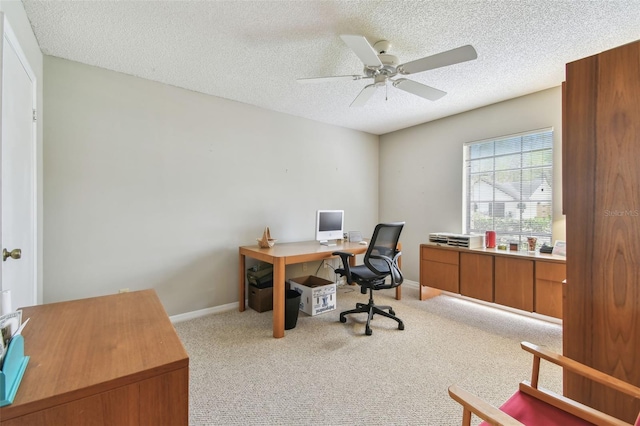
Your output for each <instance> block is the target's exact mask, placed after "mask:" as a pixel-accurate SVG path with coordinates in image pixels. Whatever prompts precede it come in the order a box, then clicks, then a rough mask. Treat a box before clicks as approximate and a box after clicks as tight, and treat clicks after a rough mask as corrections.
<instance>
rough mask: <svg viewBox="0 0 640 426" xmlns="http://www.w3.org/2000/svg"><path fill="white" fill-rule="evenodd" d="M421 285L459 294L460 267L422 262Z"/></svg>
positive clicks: (427, 261) (428, 261)
mask: <svg viewBox="0 0 640 426" xmlns="http://www.w3.org/2000/svg"><path fill="white" fill-rule="evenodd" d="M420 285H424V286H427V287H433V288H437V289H440V290H444V291H450V292H452V293H459V292H460V286H459V280H458V265H452V264H450V263H442V262H432V261H430V260H423V261H421V262H420Z"/></svg>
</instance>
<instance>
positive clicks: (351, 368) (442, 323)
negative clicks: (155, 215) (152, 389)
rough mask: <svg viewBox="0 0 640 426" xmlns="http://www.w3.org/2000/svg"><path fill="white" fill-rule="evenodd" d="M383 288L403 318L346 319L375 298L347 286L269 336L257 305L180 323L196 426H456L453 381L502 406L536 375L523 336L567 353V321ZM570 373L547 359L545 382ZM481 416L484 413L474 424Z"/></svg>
mask: <svg viewBox="0 0 640 426" xmlns="http://www.w3.org/2000/svg"><path fill="white" fill-rule="evenodd" d="M392 295H393V292H392V291H388V292H377V293H376V295H375V299H376V303H378V304H389V305H392V306H393V307H394V310H395V312H396V315H397V316H398V317H400V318H401V319H402V320H403V321H404V323H405V327H406V328H405V330H403V331H400V330H398V329H397V324H396V322H395V321H393V320H390V319H386V318H383V317H376V319H375V320H374V321H373V322H372V329H373V335H372V336H365V335H364V321H365V319H366V316H365V315H363V314H360V315H351V316H349V317H348V320H347V323H346V324H342V323H340V322H339V321H338V315H339V312H340V311H343V310H347V309H351V308H353V307H354V306H355V304H356V302H366V299H367V296H366V295H362V294H360V292H359V288H358V287H355V288H354V287H350V286H346V287H339V289H338V309H337V310H335V311H332V312H328V313H324V314H322V315H319V316H315V317H310V316H307V315H306V314H304V313H302V312H300V316H299V318H298V323H297V326H296V328H295V329H292V330H288V331H287V332H286V336H285V337H284V338H283V339H274V338H272V337H271V336H272V328H271V327H272V326H271V324H272V323H271V315H272V313H271V312H265V313H258V312H255V311H253V310H251V309H247V311H245V312H242V313H240V312H238V311H237V310H234V311H229V312H225V313H221V314H215V315H210V316H207V317H203V318H198V319H194V320H190V321H185V322H182V323H177V324H175V327H176V329H177V331H178V334H179V336H180V338H181V339H182V341H183V343H184V345H185V348H186V350H187V352H188V354H189V357H190V366H189V369H190V385H189V386H190V394H189V405H190V409H189V412H190V424H192V425H311V424H314V425H383V424H384V425H387V424H401V425H459V424H460V422H461V419H462V408H461V406H460V405H458V404H457V403H456V402H454V401H453V400H452V399H451V398H450V397H449V395H448V393H447V388H448V386H449V385H451V384H453V383H456V384H459V385H460V386H462V387H464V388H465V389H467V390H469V391H471V392H473V393H475V394H477V395H479V396H480V397H482V398H484V399H486V400H487V401H488V402H490V403H492V404H494V405H500V404H501V403H502V402H503V401H505V400H506V399H507V398H508V397H509V396H510V395H511V394H512V393H513V392H514V391H515V390H516V389H517V386H518V383H519V382H520V381H522V380H526V379H530V375H531V358H532V357H531V355H530V354H528V353H526V352H524V351H523V350H522V349H520V345H519V343H520V342H521V341H523V340H526V341H530V342H532V343H535V344H538V345H541V346H546V347H548V348H550V349H552V350H555V351H558V352H561V345H562V337H561V336H562V327H561V326H560V325H558V324H552V323H548V322H545V321H540V320H536V319H531V318H527V317H524V316H521V315H517V314H512V313H509V312H505V311H502V310H497V309H493V308H489V307H486V306H481V305H478V304H475V303H471V302H467V301H464V300H461V299H458V298H453V297H449V296H438V297H435V298H433V299H430V300H426V301H420V300H418V290H417V288H412V287H407V286H404V287H403V300H401V301H397V300H395V299H393V297H392ZM561 380H562V372H561V371H560V369H559V368H558V367H555V366H550V365H548V364H546V363H545V362H543V364H542V369H541V374H540V385H541V386H543V387H545V388H547V389H551V390H553V391H556V392H559V391H561V389H562V385H561ZM475 420H477V418H476V419H475ZM475 423H477V421H475Z"/></svg>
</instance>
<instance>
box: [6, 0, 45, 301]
mask: <svg viewBox="0 0 640 426" xmlns="http://www.w3.org/2000/svg"><path fill="white" fill-rule="evenodd" d="M0 11H1V12H3V13H4V15H5V18H6V20H7V21H8V22H9V25H10V26H11V29H12V30H13V32H14V33H15V35H16V38H17V39H18V43H19V44H20V48H21V49H22V51H23V53H24V55H25V57H26V60H27V62H29V66H30V67H31V69H32V70H33V72H34V74H35V77H36V108H37V109H38V115H39V116H40V117H42V109H43V108H42V105H43V90H42V81H43V78H42V76H43V59H42V53H41V52H40V46H39V45H38V41H37V40H36V37H35V35H34V34H33V31H32V30H31V24H30V23H29V19H28V18H27V14H26V12H25V10H24V7H23V5H22V2H21V1H15V0H12V1H6V0H0ZM0 42H2V40H0ZM42 133H43V125H42V120H39V121H38V122H37V123H36V164H37V168H38V171H37V177H36V191H37V194H36V197H37V199H36V217H37V224H36V232H37V240H38V253H37V254H36V262H37V274H36V275H37V278H36V279H37V286H38V303H42V293H43V261H42V259H43V249H42V247H43V244H42V241H43V226H42V223H43V186H42V179H43V174H42V161H43V160H42V141H43V137H42ZM0 228H1V227H0Z"/></svg>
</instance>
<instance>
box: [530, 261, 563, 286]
mask: <svg viewBox="0 0 640 426" xmlns="http://www.w3.org/2000/svg"><path fill="white" fill-rule="evenodd" d="M565 278H567V266H566V265H565V264H564V263H553V262H541V261H536V279H539V280H547V281H556V282H559V283H561V282H562V281H563V280H564V279H565Z"/></svg>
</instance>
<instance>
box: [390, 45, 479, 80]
mask: <svg viewBox="0 0 640 426" xmlns="http://www.w3.org/2000/svg"><path fill="white" fill-rule="evenodd" d="M477 57H478V53H477V52H476V49H474V48H473V46H471V45H470V44H468V45H466V46H462V47H458V48H455V49H452V50H447V51H446V52H442V53H438V54H435V55H431V56H427V57H426V58H422V59H416V60H415V61H411V62H407V63H406V64H402V65H399V66H398V72H399V73H400V74H405V75H406V74H415V73H418V72H423V71H428V70H432V69H435V68H440V67H446V66H448V65H453V64H459V63H460V62H466V61H471V60H473V59H476V58H477Z"/></svg>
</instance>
